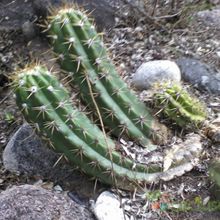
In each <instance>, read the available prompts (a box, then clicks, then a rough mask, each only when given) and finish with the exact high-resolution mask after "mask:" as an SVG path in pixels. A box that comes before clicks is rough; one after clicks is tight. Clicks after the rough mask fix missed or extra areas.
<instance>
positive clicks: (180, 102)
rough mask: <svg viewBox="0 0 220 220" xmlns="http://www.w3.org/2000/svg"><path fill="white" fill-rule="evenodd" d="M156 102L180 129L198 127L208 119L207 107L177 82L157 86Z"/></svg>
mask: <svg viewBox="0 0 220 220" xmlns="http://www.w3.org/2000/svg"><path fill="white" fill-rule="evenodd" d="M154 101H155V106H156V107H157V108H159V109H162V111H161V112H162V113H163V114H164V115H165V116H166V117H167V118H169V119H171V120H172V121H174V122H175V123H176V124H177V125H179V126H180V127H185V128H192V126H194V127H197V126H199V124H200V123H201V122H203V121H204V120H205V119H206V117H207V112H206V110H205V106H204V105H203V104H202V103H201V102H200V101H199V100H198V99H196V98H195V97H192V96H191V95H190V94H189V93H188V92H187V91H186V90H185V89H183V87H182V86H181V85H180V84H177V83H175V82H164V83H160V84H158V85H156V92H155V96H154Z"/></svg>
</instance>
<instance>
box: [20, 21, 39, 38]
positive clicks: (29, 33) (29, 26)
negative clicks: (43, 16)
mask: <svg viewBox="0 0 220 220" xmlns="http://www.w3.org/2000/svg"><path fill="white" fill-rule="evenodd" d="M21 28H22V33H23V35H24V36H25V37H26V40H28V41H29V40H31V39H33V38H34V37H35V36H36V32H35V26H34V23H32V22H30V21H26V22H24V24H23V25H22V27H21Z"/></svg>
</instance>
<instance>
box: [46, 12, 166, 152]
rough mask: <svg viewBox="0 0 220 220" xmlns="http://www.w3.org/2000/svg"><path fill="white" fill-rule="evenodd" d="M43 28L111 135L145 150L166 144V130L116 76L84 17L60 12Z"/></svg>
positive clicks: (93, 30) (80, 14)
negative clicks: (136, 144)
mask: <svg viewBox="0 0 220 220" xmlns="http://www.w3.org/2000/svg"><path fill="white" fill-rule="evenodd" d="M47 29H48V31H49V35H48V36H49V37H50V38H51V39H52V40H51V43H52V46H53V49H54V52H55V53H56V54H57V56H58V58H59V62H60V65H61V68H62V69H63V70H65V71H66V72H67V73H68V75H69V76H70V77H71V79H72V83H73V85H74V86H75V85H77V86H78V88H79V91H80V92H79V94H80V96H81V98H82V100H83V101H84V102H85V103H87V104H88V105H89V106H90V108H91V109H94V102H93V100H92V96H94V98H95V102H96V103H97V105H98V107H99V110H100V113H101V116H102V120H103V122H104V124H105V125H106V126H107V127H108V128H109V129H110V130H111V131H112V133H113V134H115V135H116V136H120V135H121V134H122V133H123V134H126V135H127V136H129V137H131V138H133V139H134V140H136V141H138V142H139V143H140V144H142V145H143V146H145V147H147V149H148V150H152V149H154V148H155V146H153V145H152V143H153V144H155V143H156V144H158V143H159V144H160V143H164V142H165V141H166V139H167V133H168V132H167V130H166V128H165V127H164V126H162V125H160V124H159V123H158V122H157V121H156V120H155V119H154V118H153V117H152V116H151V114H150V113H149V111H148V109H147V108H146V106H145V105H144V104H143V103H141V102H140V101H139V100H138V99H137V98H136V96H135V95H134V94H133V93H132V92H131V91H130V89H129V88H128V87H127V85H126V83H125V82H124V81H123V80H122V79H121V78H120V77H119V75H118V73H117V72H116V70H115V67H114V65H113V64H112V62H111V60H110V59H109V58H108V55H107V50H106V48H105V46H104V44H103V41H102V39H101V36H100V34H97V32H96V30H95V28H94V26H93V25H92V24H91V23H90V21H89V19H88V17H87V16H86V15H85V14H83V13H82V12H81V11H80V10H77V9H73V8H70V9H61V10H60V11H58V13H56V14H55V15H54V16H52V17H51V18H50V19H49V25H48V28H47ZM90 87H91V89H90ZM91 91H92V94H91Z"/></svg>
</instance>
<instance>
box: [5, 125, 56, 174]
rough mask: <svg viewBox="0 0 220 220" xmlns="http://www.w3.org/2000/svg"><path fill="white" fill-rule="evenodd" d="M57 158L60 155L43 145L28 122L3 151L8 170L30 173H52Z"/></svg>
mask: <svg viewBox="0 0 220 220" xmlns="http://www.w3.org/2000/svg"><path fill="white" fill-rule="evenodd" d="M57 159H58V155H56V154H55V153H54V152H53V151H51V150H49V149H48V148H47V147H45V146H43V144H42V143H41V141H40V140H39V138H38V137H37V136H36V135H35V134H34V132H33V129H32V128H31V127H30V126H29V125H27V124H25V125H22V126H21V127H20V128H19V129H18V131H17V132H16V133H15V134H14V135H13V136H12V138H11V139H10V141H9V142H8V144H7V146H6V148H5V149H4V152H3V164H4V167H5V168H6V169H7V170H9V171H11V172H19V173H26V174H29V175H43V176H47V175H50V173H51V172H52V170H53V169H54V168H53V165H54V164H55V162H56V161H57Z"/></svg>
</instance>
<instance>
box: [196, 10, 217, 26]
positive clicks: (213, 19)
mask: <svg viewBox="0 0 220 220" xmlns="http://www.w3.org/2000/svg"><path fill="white" fill-rule="evenodd" d="M196 17H197V19H198V20H199V21H200V22H202V23H203V24H205V25H207V26H210V27H213V28H215V29H220V8H215V9H212V10H204V11H199V12H198V13H197V14H196Z"/></svg>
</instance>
